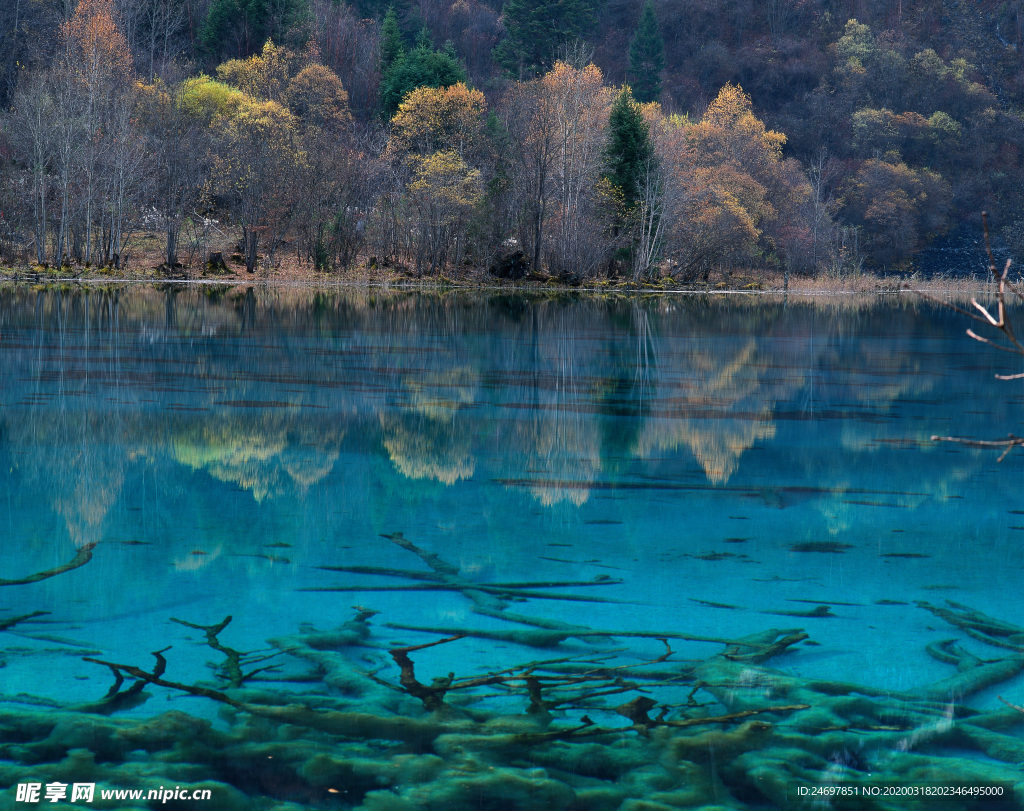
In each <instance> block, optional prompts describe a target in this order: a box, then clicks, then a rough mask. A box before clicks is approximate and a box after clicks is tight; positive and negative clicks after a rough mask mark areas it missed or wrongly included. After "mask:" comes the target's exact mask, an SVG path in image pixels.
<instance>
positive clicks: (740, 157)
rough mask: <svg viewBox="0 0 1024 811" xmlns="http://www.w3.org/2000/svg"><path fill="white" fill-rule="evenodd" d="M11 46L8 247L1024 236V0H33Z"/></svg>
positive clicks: (783, 264)
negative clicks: (974, 233)
mask: <svg viewBox="0 0 1024 811" xmlns="http://www.w3.org/2000/svg"><path fill="white" fill-rule="evenodd" d="M0 39H2V45H0V260H2V261H4V262H6V263H8V264H15V265H18V264H21V265H36V264H38V265H47V266H59V265H63V264H73V265H79V266H101V265H111V266H115V267H120V266H124V265H128V266H131V265H132V263H136V264H138V263H139V262H140V261H142V260H143V258H144V257H145V259H146V261H149V260H151V259H152V256H150V255H146V254H145V253H144V251H143V248H142V247H141V246H142V244H143V242H142V240H141V236H142V235H145V236H146V237H147V238H148V239H149V252H150V254H153V255H158V256H157V259H156V262H160V263H162V266H163V268H164V269H165V270H167V271H170V272H173V271H174V270H175V269H176V268H181V267H185V268H187V267H193V268H195V267H200V266H202V265H204V264H206V263H207V262H208V258H209V252H210V250H211V249H212V248H213V247H215V245H216V243H217V239H218V237H223V236H224V235H225V234H227V235H230V238H231V240H232V246H233V249H234V252H233V256H232V259H233V261H235V262H237V263H239V264H240V265H241V264H243V263H244V266H245V268H246V269H247V270H249V271H251V272H255V271H256V270H257V269H258V268H262V269H268V268H272V267H274V266H276V265H278V264H280V263H282V262H284V261H292V262H294V261H297V262H301V263H308V265H309V266H311V267H313V268H316V269H318V270H322V271H324V272H340V271H344V270H345V269H347V268H350V267H353V266H355V265H358V266H360V267H366V268H369V269H370V270H371V271H372V270H373V269H375V268H378V267H399V268H407V269H408V270H409V271H410V272H413V273H416V274H417V275H422V274H439V273H442V272H445V271H446V270H450V269H453V268H458V267H466V266H474V267H490V268H491V269H492V271H493V272H495V273H497V274H499V275H511V276H519V275H522V274H525V273H528V272H543V273H547V274H551V275H553V276H557V277H560V278H563V279H565V280H568V281H579V280H582V279H585V278H594V277H603V276H606V275H610V276H619V277H630V278H635V279H639V278H645V277H651V276H657V275H671V276H672V277H674V278H675V279H676V280H679V281H684V282H690V281H696V280H700V279H707V278H708V276H709V274H710V273H712V272H717V271H719V270H731V269H737V268H740V269H745V270H747V271H752V272H755V273H756V272H758V271H761V270H766V271H767V270H770V271H774V272H779V271H783V272H787V273H788V272H794V273H820V272H826V273H845V272H859V271H860V270H861V269H864V268H871V269H876V270H879V271H887V270H893V269H906V268H911V267H913V264H914V257H915V255H917V254H918V253H919V252H920V251H921V250H922V248H924V247H926V246H927V245H928V244H929V243H930V242H932V241H933V240H935V239H936V238H938V237H942V236H943V235H945V234H947V233H949V232H950V231H951V230H953V229H955V228H956V227H957V225H958V224H960V223H965V222H968V223H969V222H971V220H972V218H976V217H977V214H978V212H980V211H981V210H983V209H987V210H988V211H990V212H991V213H992V217H993V222H994V223H995V225H996V229H997V232H998V234H999V235H1000V236H1001V237H1002V238H1004V239H1005V241H1006V243H1007V244H1008V246H1009V247H1010V249H1011V250H1014V251H1020V250H1021V249H1022V248H1024V183H1022V181H1024V150H1022V146H1024V127H1022V119H1024V64H1022V62H1021V59H1020V48H1021V47H1022V45H1024V1H1022V0H998V2H997V0H721V2H718V3H714V4H711V3H706V2H705V1H704V0H505V2H504V3H502V2H501V1H500V0H455V2H453V3H451V4H449V3H448V2H438V0H420V1H419V2H418V3H416V2H413V0H395V2H394V3H393V4H388V0H357V2H355V4H353V5H349V4H347V3H345V2H340V1H337V0H79V2H77V3H75V2H74V1H73V0H33V1H32V2H28V0H13V2H7V3H4V4H0ZM236 243H237V244H236ZM154 246H155V247H154ZM154 264H155V262H154Z"/></svg>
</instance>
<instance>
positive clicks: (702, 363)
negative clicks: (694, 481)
mask: <svg viewBox="0 0 1024 811" xmlns="http://www.w3.org/2000/svg"><path fill="white" fill-rule="evenodd" d="M757 351H758V350H757V342H756V341H755V340H754V339H753V338H751V339H749V340H748V341H747V342H746V343H744V345H743V346H742V347H740V348H739V349H737V350H733V351H729V350H725V349H724V348H723V347H715V351H714V352H712V351H709V348H708V347H706V346H701V345H700V344H699V343H698V344H697V346H693V347H690V348H688V350H687V352H686V357H687V361H688V363H687V374H688V376H689V377H690V380H688V381H686V383H685V384H684V389H685V390H686V391H688V392H691V393H688V394H686V395H684V396H682V397H678V398H677V397H672V398H669V399H667V400H666V402H665V403H664V406H665V410H664V411H663V412H661V413H660V414H659V417H658V418H657V419H650V420H648V421H647V423H646V424H645V425H644V427H643V430H642V431H641V432H640V436H639V437H638V439H637V442H636V446H635V448H634V453H635V454H636V455H637V456H639V457H641V458H649V457H651V456H654V455H655V454H657V453H660V452H664V451H674V450H676V449H677V448H679V447H686V448H688V449H689V450H690V452H691V453H692V454H693V455H694V457H695V458H696V459H697V462H698V463H699V464H700V466H701V467H702V468H703V470H704V475H705V476H707V478H708V481H710V482H711V483H713V484H724V483H725V482H727V481H729V477H730V476H732V474H733V473H735V472H736V468H737V467H738V466H739V460H740V457H741V456H742V455H743V453H744V452H745V451H747V450H749V449H750V448H752V447H753V446H754V444H755V443H756V442H759V441H761V440H765V439H771V438H773V437H774V436H775V425H774V423H773V422H772V409H773V407H774V405H775V399H774V398H770V393H769V392H768V391H766V388H765V386H764V384H763V382H762V381H761V380H760V379H759V378H758V376H757V374H756V373H752V370H754V369H756V368H757V362H756V361H757ZM726 352H728V357H727V358H724V359H723V358H722V354H723V353H726ZM723 361H724V363H723ZM769 398H770V399H769ZM736 411H742V412H746V413H745V414H744V416H742V417H740V418H734V419H730V418H729V417H728V414H729V413H731V412H736ZM694 412H695V413H696V414H699V415H703V416H697V417H691V416H690V414H691V413H694Z"/></svg>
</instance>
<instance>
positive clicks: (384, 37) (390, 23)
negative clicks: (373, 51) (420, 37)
mask: <svg viewBox="0 0 1024 811" xmlns="http://www.w3.org/2000/svg"><path fill="white" fill-rule="evenodd" d="M404 53H405V46H403V45H402V32H401V31H400V30H399V28H398V14H397V13H395V7H394V6H393V5H392V6H389V7H388V13H387V14H385V15H384V21H383V22H382V23H381V24H380V73H381V76H387V73H388V71H389V70H390V69H391V66H392V65H393V64H394V63H395V62H396V61H397V60H398V59H399V57H401V56H402V55H403V54H404Z"/></svg>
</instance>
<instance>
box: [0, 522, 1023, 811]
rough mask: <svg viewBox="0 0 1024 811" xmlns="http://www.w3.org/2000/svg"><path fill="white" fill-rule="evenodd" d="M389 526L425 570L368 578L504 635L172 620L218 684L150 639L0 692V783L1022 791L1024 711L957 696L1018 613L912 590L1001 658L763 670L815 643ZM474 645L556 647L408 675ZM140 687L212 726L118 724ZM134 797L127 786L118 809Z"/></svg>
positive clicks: (947, 647)
mask: <svg viewBox="0 0 1024 811" xmlns="http://www.w3.org/2000/svg"><path fill="white" fill-rule="evenodd" d="M385 537H387V538H388V539H389V540H391V541H392V542H393V543H395V544H397V545H399V546H400V547H401V548H403V549H405V550H406V551H408V552H410V553H412V554H413V555H416V556H417V557H419V558H420V560H421V561H423V562H424V563H425V564H426V566H427V571H421V570H393V571H389V570H379V571H374V572H362V573H368V574H376V575H381V574H392V575H395V576H397V577H401V578H403V579H413V580H417V581H421V582H425V583H428V584H433V585H441V586H444V587H445V588H446V589H450V590H455V591H458V592H460V593H461V594H463V596H465V597H466V598H467V599H468V600H469V601H470V603H471V605H472V606H473V610H474V611H475V612H476V613H478V614H481V615H483V616H485V617H487V618H489V619H501V620H504V621H505V622H508V623H510V625H511V626H512V627H510V628H509V629H507V630H504V631H501V632H497V633H499V636H496V635H495V633H496V632H494V631H493V629H488V628H477V629H475V628H471V627H466V628H462V629H459V630H458V631H457V632H456V633H449V631H450V630H451V629H449V628H445V629H443V630H442V629H437V628H429V627H417V628H416V629H415V631H416V632H417V633H419V634H421V635H427V636H429V637H431V638H430V639H429V641H427V642H424V643H420V644H413V645H403V646H398V647H396V646H395V645H394V643H386V642H384V641H383V640H382V639H381V638H380V636H379V633H378V631H377V630H376V627H375V626H374V624H373V618H374V617H375V616H376V615H377V612H376V611H374V610H373V609H369V608H364V607H361V606H356V607H355V615H354V616H353V617H352V618H351V619H349V620H348V621H346V622H344V623H343V624H341V625H340V626H339V627H337V628H335V629H333V630H328V631H318V630H316V629H314V628H307V627H303V628H302V629H301V630H300V631H299V632H298V633H296V634H294V635H291V636H287V637H281V638H276V639H272V640H270V641H269V645H270V647H269V648H268V649H267V650H262V651H254V652H242V651H238V650H235V649H233V648H231V647H228V646H226V645H224V644H223V643H222V642H221V641H220V639H219V635H220V634H221V633H222V632H223V631H224V630H225V628H227V627H228V624H229V623H230V622H231V621H232V618H231V617H228V618H226V619H224V620H223V621H221V622H219V623H215V624H211V625H200V624H197V623H192V622H186V621H183V620H178V619H175V620H174V621H175V622H177V623H179V624H181V625H184V626H186V627H188V628H192V629H195V630H197V631H200V632H201V633H202V635H203V638H204V641H205V644H206V645H207V646H208V647H210V649H211V650H214V651H216V652H217V653H218V654H219V655H220V656H222V657H223V660H222V661H220V662H219V663H216V664H214V665H212V667H213V679H212V680H209V681H202V682H197V683H193V684H186V683H184V682H180V681H174V680H171V679H169V678H167V677H166V675H165V671H166V666H167V652H168V650H169V648H164V649H162V650H159V651H155V652H154V653H153V654H152V655H153V656H154V658H155V663H154V665H153V666H152V668H151V669H149V670H147V669H145V668H143V667H140V666H138V665H134V664H125V663H119V662H113V661H109V660H107V659H104V658H101V657H99V656H95V655H90V656H85V657H83V658H84V659H85V661H88V662H91V663H95V664H97V665H100V666H102V667H106V668H108V669H109V670H110V671H111V673H112V674H113V676H114V683H113V685H112V686H111V688H110V690H109V691H108V692H107V694H106V695H105V696H104V697H102V698H100V699H99V700H97V701H94V702H91V703H89V704H84V705H77V706H68V707H54V706H50V707H47V708H40V707H38V706H31V707H25V706H19V704H31V703H33V702H32V701H31V699H30V698H29V697H24V696H19V697H16V698H15V699H14V700H12V699H11V698H10V697H7V701H6V703H5V704H3V705H0V741H2V742H0V786H13V785H15V784H18V783H26V782H33V781H34V782H40V783H43V784H45V783H48V782H53V781H62V782H67V783H71V782H83V781H89V782H95V783H96V784H97V785H99V786H105V787H111V788H129V787H130V788H136V789H145V790H148V789H151V788H152V789H157V788H161V787H164V786H167V785H168V784H174V785H175V786H180V787H182V788H184V789H189V790H195V789H204V788H209V789H211V790H212V792H213V795H212V796H213V798H214V799H215V800H216V807H217V808H218V809H228V811H231V810H232V809H276V810H279V811H292V809H299V808H309V807H314V808H316V807H325V808H361V809H367V810H368V811H405V810H406V809H409V810H410V811H411V809H438V810H440V809H445V811H453V810H454V811H457V810H458V809H479V808H490V807H494V808H498V807H500V808H529V809H581V810H582V809H587V810H588V811H589V810H590V809H598V810H599V811H600V809H618V808H621V809H627V810H629V811H640V810H641V809H646V810H648V811H649V810H652V809H659V808H687V807H711V808H746V807H801V806H800V802H799V799H798V798H796V796H795V795H794V787H795V786H800V785H803V786H812V785H813V786H832V787H846V788H847V789H857V790H858V791H860V792H861V793H860V796H857V795H852V796H845V797H843V796H833V797H831V798H830V801H831V803H832V806H831V807H833V808H879V809H888V808H893V809H895V808H900V809H906V808H929V807H934V806H933V805H931V803H932V802H933V799H932V798H931V797H925V796H907V795H901V796H891V797H885V796H880V797H876V798H873V799H870V800H865V798H864V796H863V792H864V790H869V789H872V788H877V787H885V786H890V787H891V786H904V787H907V786H947V787H949V786H1000V787H1002V788H1003V789H1004V791H1005V792H1007V793H1006V794H1005V795H1004V800H1006V801H1007V802H1009V801H1010V796H1011V794H1012V789H1013V787H1014V786H1015V785H1016V788H1017V791H1018V792H1019V793H1018V795H1017V796H1019V797H1024V778H1021V775H1020V771H1019V768H1018V764H1019V763H1020V762H1022V761H1024V739H1022V738H1021V737H1020V736H1018V735H1015V734H1013V730H1014V729H1015V728H1017V727H1020V726H1021V725H1022V724H1024V715H1022V713H1021V712H1020V711H1019V708H1016V707H1015V706H1013V705H1012V704H1008V703H1007V702H1004V703H1007V706H1004V707H1002V708H999V709H975V708H972V707H970V706H969V705H967V704H966V703H965V702H966V701H967V700H968V699H969V698H970V697H971V696H973V695H976V694H977V693H978V692H979V691H981V690H984V689H987V688H990V687H993V686H995V685H998V684H1002V683H1004V682H1006V681H1008V680H1009V679H1012V678H1014V677H1015V676H1017V675H1018V674H1020V673H1021V671H1022V670H1024V628H1021V627H1018V626H1015V625H1012V624H1009V623H1006V622H1003V621H1001V620H998V619H995V618H993V617H989V616H987V615H985V614H982V613H980V612H977V611H974V610H972V609H971V608H969V607H967V606H965V605H962V604H959V603H953V602H947V603H946V604H945V605H943V606H937V605H932V604H930V603H925V602H921V603H918V605H919V606H920V608H921V609H922V610H925V611H929V612H931V613H932V614H933V615H935V616H936V617H938V618H939V619H941V620H943V621H944V622H946V623H949V624H950V625H952V626H954V627H956V628H957V629H959V630H960V631H962V632H963V633H964V634H965V635H967V636H969V637H970V638H972V639H973V640H975V641H976V642H980V643H983V644H984V645H986V646H987V647H990V648H996V649H998V650H999V652H1000V655H999V656H998V657H997V658H993V659H983V658H981V657H980V656H978V655H976V654H974V653H971V652H970V651H968V650H966V649H965V648H964V647H962V646H961V645H960V644H958V643H957V641H956V640H944V641H939V642H936V643H933V644H931V645H929V646H927V648H926V653H927V654H928V655H929V656H931V657H932V658H934V659H936V660H938V661H940V662H943V663H947V664H950V665H953V666H954V667H955V668H956V673H955V674H953V675H950V676H949V677H946V678H943V679H940V680H938V681H936V682H934V683H932V684H928V685H924V686H923V687H921V688H920V689H918V690H914V691H909V692H892V691H886V690H879V689H874V688H871V687H869V686H864V685H857V684H851V683H845V682H837V681H826V680H816V679H808V678H800V677H796V676H793V675H790V674H788V673H785V672H782V671H779V670H776V669H773V668H771V667H769V666H768V663H769V662H770V661H771V660H772V659H774V658H776V657H779V656H782V655H784V654H791V653H795V652H797V651H799V648H797V647H796V646H798V645H799V644H800V643H802V642H805V641H807V640H808V634H806V633H805V632H804V631H802V630H800V629H774V628H769V629H764V630H760V631H757V632H754V633H751V634H749V635H747V636H743V637H741V638H738V639H713V638H708V637H699V636H692V637H691V636H686V635H683V634H678V633H672V634H668V633H665V634H661V633H659V632H657V631H651V632H646V631H632V632H631V631H617V630H614V629H596V630H595V629H589V628H586V627H583V626H578V625H569V624H567V623H556V622H553V621H551V620H545V619H541V618H536V617H531V616H527V615H523V614H518V613H512V612H508V611H506V610H505V609H506V606H507V605H508V604H509V603H510V601H512V600H517V601H521V600H522V599H524V592H525V593H526V596H528V597H530V598H537V599H542V598H543V597H544V593H545V589H548V588H553V587H566V586H567V585H584V584H567V583H548V582H544V583H534V584H526V583H517V584H489V585H488V584H480V583H475V582H474V581H471V580H468V579H467V578H465V577H464V576H463V575H462V574H461V573H460V572H459V569H458V567H456V566H454V565H452V564H450V563H448V562H447V561H445V560H444V559H443V558H441V557H439V556H438V555H436V554H434V553H431V552H428V551H425V550H423V549H421V548H419V547H417V546H415V545H414V544H412V543H411V542H410V541H408V540H407V539H405V538H404V537H403V536H402V535H401V534H398V533H396V534H392V535H389V536H385ZM331 568H332V570H335V571H345V572H347V573H350V574H351V573H360V572H357V571H355V570H354V569H353V568H352V567H349V568H346V567H331ZM339 588H345V589H346V590H347V589H348V588H349V587H348V586H345V587H339ZM352 588H353V590H354V589H355V587H352ZM394 588H397V589H401V588H402V586H401V585H396V586H394ZM32 616H35V615H24V616H22V617H19V618H14V620H15V621H26V622H27V621H30V620H31V618H32ZM172 619H173V618H172ZM5 627H11V626H10V625H5V624H4V622H3V620H0V629H3V628H5ZM381 627H383V628H391V629H393V630H397V628H395V626H388V625H383V626H381ZM399 627H401V626H399ZM473 637H475V638H483V639H495V638H500V639H501V640H502V641H503V642H505V643H506V644H517V645H522V646H525V647H532V648H540V649H547V650H551V649H554V648H557V647H560V646H561V647H562V648H563V651H562V653H563V654H564V655H554V656H551V657H548V658H543V659H538V660H531V661H526V662H524V663H522V664H518V665H515V666H513V667H507V668H502V669H498V670H494V671H491V672H487V673H483V674H477V675H456V673H455V671H454V668H453V670H452V672H449V673H446V674H444V675H442V676H439V677H435V678H433V679H430V680H424V678H423V677H422V676H421V675H420V674H418V673H417V666H416V664H415V661H414V658H415V657H416V655H417V654H418V653H419V652H420V651H424V650H425V649H428V648H437V647H438V646H444V648H443V649H444V650H448V648H449V647H451V649H452V651H453V654H455V655H454V656H453V660H456V661H457V659H458V654H457V649H458V646H459V645H460V642H461V641H462V640H464V639H466V638H473ZM635 637H646V638H655V639H660V640H661V641H662V643H663V644H664V648H665V650H664V652H663V653H662V654H660V655H657V656H654V657H649V656H648V657H646V658H645V657H644V656H643V655H642V654H640V653H639V652H637V651H631V650H629V649H628V648H622V647H614V648H609V647H607V646H608V645H615V644H617V643H616V640H628V639H630V638H635ZM670 639H671V640H673V641H674V642H684V643H685V642H688V641H690V640H695V641H698V642H700V643H702V644H707V643H708V642H715V643H718V644H720V645H721V650H720V651H719V652H717V653H715V654H713V655H711V656H707V657H705V658H703V659H698V660H687V659H681V658H679V654H678V652H677V651H676V650H675V649H674V648H673V647H672V644H673V643H670ZM439 652H440V650H438V651H434V653H439ZM502 655H503V656H504V657H506V658H507V657H508V653H507V652H503V654H502ZM624 660H625V663H623V662H624ZM296 665H297V666H298V667H296ZM126 683H127V685H128V686H125V685H126ZM153 688H158V689H160V690H161V691H166V692H167V694H168V695H173V694H179V695H187V696H192V697H198V698H202V699H207V700H210V701H214V702H217V703H219V704H220V705H222V712H221V715H222V718H223V720H224V722H225V723H224V724H215V723H214V722H212V721H210V720H207V719H203V718H198V717H195V716H192V715H190V714H187V713H184V712H181V711H177V710H175V711H171V712H165V713H162V714H160V715H157V716H155V717H149V718H133V719H117V718H114V717H111V716H113V715H114V714H116V713H118V712H120V711H121V710H125V709H129V708H133V707H136V706H138V704H140V703H141V702H142V701H145V699H146V697H147V695H148V694H149V692H151V691H152V690H153ZM36 703H39V702H36ZM12 795H13V791H10V792H7V795H6V796H8V797H10V796H12ZM992 801H993V798H992V797H991V796H987V797H978V798H974V799H971V798H964V799H962V801H961V802H959V804H958V805H957V807H958V808H972V807H985V808H993V807H998V806H994V805H993V804H992ZM972 803H976V805H972ZM174 804H175V803H174V801H173V800H172V801H171V802H169V803H167V805H168V806H169V807H173V806H174ZM149 805H150V804H149V803H148V802H147V801H146V800H123V801H121V806H120V807H123V808H144V807H149ZM808 807H809V806H808ZM1005 807H1016V806H1014V805H1005Z"/></svg>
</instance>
